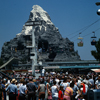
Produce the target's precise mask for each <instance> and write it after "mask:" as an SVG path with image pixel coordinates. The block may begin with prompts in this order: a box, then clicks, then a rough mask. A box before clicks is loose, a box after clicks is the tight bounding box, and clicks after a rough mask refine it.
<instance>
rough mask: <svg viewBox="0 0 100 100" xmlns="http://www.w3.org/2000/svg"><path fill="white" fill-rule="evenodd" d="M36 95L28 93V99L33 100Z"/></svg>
mask: <svg viewBox="0 0 100 100" xmlns="http://www.w3.org/2000/svg"><path fill="white" fill-rule="evenodd" d="M35 99H36V96H35V94H34V93H28V100H35Z"/></svg>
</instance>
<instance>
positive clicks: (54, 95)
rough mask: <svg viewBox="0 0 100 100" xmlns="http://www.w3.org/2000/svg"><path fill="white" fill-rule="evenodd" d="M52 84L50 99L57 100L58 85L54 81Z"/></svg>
mask: <svg viewBox="0 0 100 100" xmlns="http://www.w3.org/2000/svg"><path fill="white" fill-rule="evenodd" d="M53 84H54V85H53V86H52V87H51V92H52V100H58V91H59V89H58V87H57V85H56V81H54V82H53Z"/></svg>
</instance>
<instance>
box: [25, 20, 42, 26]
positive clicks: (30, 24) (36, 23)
mask: <svg viewBox="0 0 100 100" xmlns="http://www.w3.org/2000/svg"><path fill="white" fill-rule="evenodd" d="M41 24H42V21H27V22H26V23H25V26H36V25H41Z"/></svg>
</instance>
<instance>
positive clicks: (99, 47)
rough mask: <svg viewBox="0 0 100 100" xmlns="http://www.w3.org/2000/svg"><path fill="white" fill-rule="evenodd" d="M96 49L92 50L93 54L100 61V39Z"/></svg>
mask: <svg viewBox="0 0 100 100" xmlns="http://www.w3.org/2000/svg"><path fill="white" fill-rule="evenodd" d="M95 47H96V50H92V51H91V54H92V55H93V56H94V58H95V59H96V60H97V61H99V62H100V39H99V41H97V43H96V45H95Z"/></svg>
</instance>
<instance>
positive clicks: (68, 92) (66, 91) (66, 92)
mask: <svg viewBox="0 0 100 100" xmlns="http://www.w3.org/2000/svg"><path fill="white" fill-rule="evenodd" d="M64 95H65V96H71V95H73V89H72V88H71V87H67V88H66V89H65V92H64Z"/></svg>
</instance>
